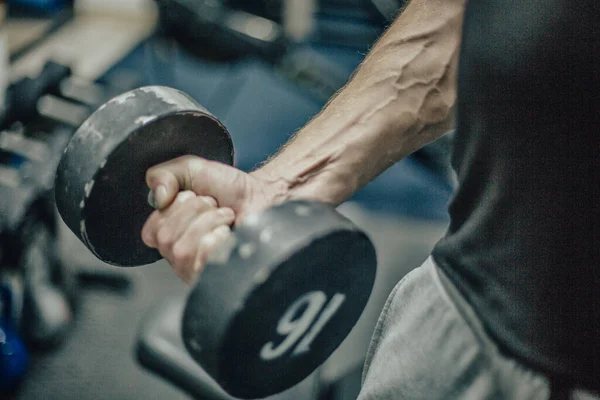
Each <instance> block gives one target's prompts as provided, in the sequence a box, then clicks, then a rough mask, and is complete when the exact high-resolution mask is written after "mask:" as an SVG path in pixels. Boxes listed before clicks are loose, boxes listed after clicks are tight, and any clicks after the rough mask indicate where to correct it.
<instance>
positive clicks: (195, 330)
mask: <svg viewBox="0 0 600 400" xmlns="http://www.w3.org/2000/svg"><path fill="white" fill-rule="evenodd" d="M376 264H377V261H376V255H375V249H374V247H373V245H372V243H371V241H370V240H369V238H368V237H367V236H366V235H365V234H364V233H363V232H361V231H360V230H359V229H357V227H356V226H355V225H354V224H352V222H350V221H349V220H348V219H346V218H344V217H343V216H341V215H340V214H339V213H337V212H336V211H335V209H334V208H333V207H331V206H329V205H325V204H322V203H314V202H305V201H293V202H286V203H283V204H281V205H279V206H276V207H273V208H270V209H268V210H266V211H263V212H261V213H260V214H255V215H252V216H249V217H248V218H247V219H246V220H245V221H244V222H243V224H242V225H240V226H237V227H236V229H235V230H234V233H233V235H231V236H230V238H229V240H228V241H227V242H226V243H224V244H223V245H222V246H220V247H219V248H218V249H217V250H216V251H215V252H214V253H213V254H212V255H211V257H210V259H209V262H208V263H207V266H206V268H205V270H204V271H203V272H202V276H201V278H200V280H199V281H198V282H197V284H196V286H195V287H194V288H193V290H192V292H191V294H190V296H189V298H188V301H187V305H186V308H185V311H184V316H183V324H182V337H183V341H184V343H185V346H186V348H187V349H188V352H189V353H190V354H191V355H192V357H193V358H194V359H195V360H196V361H197V362H198V363H199V364H200V365H202V366H203V367H204V369H205V370H206V371H207V372H208V373H209V374H210V375H211V376H212V377H213V378H214V379H215V380H216V381H217V382H218V383H219V384H220V385H221V387H223V389H225V390H226V391H227V392H228V393H230V394H231V395H233V396H235V397H238V398H262V397H266V396H269V395H272V394H275V393H279V392H281V391H283V390H285V389H287V388H289V387H291V386H293V385H295V384H297V383H298V382H300V381H301V380H303V379H304V378H305V377H307V376H308V375H309V374H310V373H311V372H312V371H314V370H315V369H316V368H317V367H318V366H319V365H321V364H322V363H323V362H324V361H325V360H326V359H327V357H329V355H331V353H332V352H333V351H334V350H335V349H336V348H337V347H338V346H339V345H340V344H341V343H342V341H343V340H344V338H345V337H346V336H347V335H348V334H349V333H350V330H351V329H352V327H353V326H354V325H355V323H356V321H357V320H358V318H359V316H360V315H361V313H362V311H363V309H364V307H365V305H366V303H367V300H368V298H369V295H370V293H371V289H372V287H373V283H374V280H375V272H376ZM302 298H304V299H306V300H308V299H312V300H314V301H315V304H314V306H317V308H316V310H317V311H318V313H317V315H316V316H315V317H314V318H309V317H310V315H309V316H307V315H306V314H303V313H308V311H307V310H308V308H309V307H308V303H307V304H305V306H304V307H301V308H299V309H298V310H297V311H296V313H295V314H293V315H288V317H292V318H291V319H289V318H288V320H287V322H286V318H285V317H284V315H285V314H286V311H289V310H290V307H292V304H294V302H296V304H298V301H300V303H302V301H301V299H302ZM334 298H336V299H337V300H340V299H341V298H343V302H342V303H341V305H339V308H337V310H335V312H334V313H333V316H330V317H329V318H327V317H324V315H326V311H325V310H326V309H327V308H328V306H330V305H333V304H332V303H335V300H334ZM319 301H321V302H322V304H319ZM309 303H310V302H309ZM207 304H210V306H207ZM319 307H320V308H319ZM334 308H335V307H334ZM313 311H314V310H313ZM321 317H323V318H324V321H325V322H326V323H325V324H324V326H322V327H321V328H319V329H316V328H315V327H316V326H317V325H318V324H319V323H318V321H319V319H320V318H321ZM303 318H304V319H303ZM307 318H308V322H309V323H310V325H308V326H306V327H304V328H299V327H297V326H296V327H295V328H294V326H293V324H294V323H295V324H296V325H298V324H300V323H299V322H298V321H300V320H304V321H307ZM294 321H295V322H294ZM289 323H291V324H292V325H291V326H290V325H289ZM286 325H287V326H286ZM292 328H294V329H292ZM313 328H315V329H316V332H317V333H318V334H317V335H316V336H314V338H313V339H312V340H308V348H306V347H303V346H301V343H302V342H303V339H304V338H306V337H307V336H309V334H310V332H312V330H313ZM294 332H295V333H294ZM290 334H298V335H300V336H299V337H298V338H297V339H294V340H290V339H287V340H288V344H287V345H282V343H283V342H284V341H285V340H286V337H289V336H290ZM292 339H293V338H292ZM268 343H270V345H267V344H268ZM265 345H267V346H271V350H272V349H273V348H274V349H277V348H279V349H280V350H281V349H285V350H286V351H284V352H283V353H282V354H281V355H279V356H276V357H272V356H271V357H270V358H269V357H267V358H268V359H265V358H264V357H262V356H261V351H263V348H264V347H265ZM280 346H282V347H280Z"/></svg>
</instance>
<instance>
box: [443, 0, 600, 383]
mask: <svg viewBox="0 0 600 400" xmlns="http://www.w3.org/2000/svg"><path fill="white" fill-rule="evenodd" d="M598 3H600V2H598V1H597V0H580V1H566V0H550V1H540V0H525V1H509V0H469V2H468V6H467V10H466V14H465V23H464V30H463V43H462V49H461V59H460V67H459V99H458V108H457V131H456V135H455V148H454V155H453V165H454V168H455V170H456V171H457V174H458V179H459V188H458V190H457V193H456V194H455V197H454V199H453V201H452V204H451V206H450V216H451V223H450V227H449V230H448V232H447V235H446V236H445V237H444V238H443V239H442V240H441V241H440V242H439V243H438V244H437V246H436V247H435V249H434V252H433V257H434V259H435V261H436V262H437V263H438V265H439V266H440V268H441V269H442V270H443V271H444V272H445V273H446V275H447V276H448V278H449V279H450V281H451V282H453V283H454V285H455V286H456V287H457V288H458V289H459V291H460V292H461V293H462V294H463V295H464V297H465V298H466V299H467V300H468V301H469V303H470V304H471V305H472V306H473V307H474V309H475V311H476V313H477V314H478V316H479V318H481V320H482V322H483V323H484V325H485V326H486V328H487V330H488V332H489V334H490V335H491V336H492V337H493V338H494V339H495V340H496V341H497V342H498V344H499V345H500V347H501V349H503V350H504V351H506V352H508V353H510V354H512V355H513V356H515V357H517V358H519V359H521V360H522V361H523V362H525V363H527V364H528V365H530V366H533V367H534V368H537V369H540V370H542V371H544V372H547V373H552V374H561V375H566V376H574V377H576V379H577V380H578V382H580V383H581V384H583V385H587V386H588V387H589V386H595V387H596V388H599V387H600V383H599V382H600V368H599V367H600V256H599V254H600V173H599V172H600V118H599V117H600V107H599V105H600V47H599V46H598V44H599V41H600V32H599V27H600V12H599V9H600V7H599V6H598Z"/></svg>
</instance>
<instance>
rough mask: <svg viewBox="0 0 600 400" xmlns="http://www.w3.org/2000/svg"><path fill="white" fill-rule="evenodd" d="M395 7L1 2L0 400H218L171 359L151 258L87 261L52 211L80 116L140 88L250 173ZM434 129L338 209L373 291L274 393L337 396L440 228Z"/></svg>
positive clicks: (176, 346) (261, 1)
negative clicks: (373, 271)
mask: <svg viewBox="0 0 600 400" xmlns="http://www.w3.org/2000/svg"><path fill="white" fill-rule="evenodd" d="M402 5H403V2H402V0H396V1H395V0H156V1H153V0H77V1H73V0H11V1H5V2H2V3H1V7H2V12H1V14H2V18H1V19H2V22H1V25H0V239H1V241H0V294H1V297H0V398H12V399H23V400H25V399H27V400H29V399H81V398H89V399H142V398H143V399H165V398H169V399H191V398H198V399H227V398H229V397H228V396H226V395H225V394H224V393H223V392H222V391H221V390H220V389H219V388H218V387H217V386H216V385H215V383H214V382H213V381H212V380H211V379H210V378H209V377H208V376H206V374H204V371H203V370H202V369H201V368H200V367H199V366H197V365H196V364H195V363H194V362H193V361H192V360H191V359H190V358H189V356H188V355H187V354H186V352H185V350H184V348H183V345H182V343H181V339H180V337H179V323H180V321H179V317H180V315H181V311H182V305H183V301H184V300H185V296H186V294H187V291H188V288H187V287H186V286H185V285H184V284H183V283H182V282H180V281H179V280H178V279H177V278H176V277H175V276H174V275H173V274H172V273H171V271H170V268H169V267H168V265H167V264H166V263H165V262H164V261H161V262H158V263H156V264H153V265H150V266H145V267H140V268H132V269H119V268H116V267H111V266H108V265H106V264H103V263H101V262H100V261H98V260H97V259H95V258H94V257H93V256H92V255H91V254H90V253H89V251H88V250H87V249H86V248H85V247H84V246H83V245H82V244H81V243H80V242H79V241H78V240H77V239H76V237H75V236H74V235H73V234H72V233H71V232H70V231H68V229H67V228H66V227H65V226H64V224H63V223H62V221H61V220H60V218H58V217H57V214H56V211H55V207H54V202H53V195H52V188H53V180H54V172H55V169H56V166H57V164H58V160H59V158H60V155H61V154H62V151H63V150H64V148H65V146H66V144H67V143H68V141H69V139H70V137H71V135H72V134H73V133H74V131H75V130H76V128H77V127H78V126H79V124H80V123H81V122H82V121H83V120H84V119H85V118H86V117H87V116H88V115H89V114H90V113H91V112H93V111H94V110H95V109H96V108H97V107H98V106H99V105H101V104H102V103H103V102H105V101H106V100H108V99H109V98H111V97H113V96H115V95H117V94H119V93H122V92H124V91H127V90H129V89H132V88H134V87H138V86H141V85H148V84H152V85H166V86H171V87H175V88H179V89H182V90H184V91H185V92H187V93H188V94H189V95H191V96H192V97H194V98H195V99H196V100H198V101H199V102H200V103H201V104H202V105H204V106H205V107H206V108H207V109H208V110H209V111H211V112H212V113H213V114H215V115H216V116H217V117H218V118H219V119H221V120H222V121H223V122H224V124H225V126H227V128H228V129H229V131H230V133H231V135H232V137H233V141H234V145H235V148H236V165H237V167H239V168H241V169H243V170H252V169H253V168H255V167H256V165H257V164H258V163H260V162H261V161H263V160H264V159H265V158H267V157H268V156H269V155H270V154H272V153H273V152H275V151H276V150H277V149H278V148H279V147H280V146H281V145H282V144H283V143H284V142H285V141H286V140H287V139H288V138H289V137H290V135H291V134H293V133H294V132H295V131H296V130H298V129H299V128H300V127H301V126H302V125H303V124H304V123H306V122H307V121H308V120H309V119H310V118H311V117H313V116H314V115H315V114H316V113H318V112H319V110H320V109H321V108H322V107H323V105H324V104H325V103H326V102H327V100H328V99H329V98H330V97H331V96H332V95H333V94H334V93H335V92H336V91H337V90H339V89H340V88H341V87H342V86H343V85H344V84H345V82H346V81H347V80H348V79H349V78H350V76H351V74H352V72H353V71H354V69H355V68H356V67H357V66H358V65H359V64H360V62H361V61H362V59H363V58H364V56H365V54H366V53H367V52H368V51H369V49H370V47H371V46H372V45H373V43H374V42H375V41H376V39H377V38H378V36H379V35H380V34H381V33H382V32H383V31H384V30H385V28H386V26H387V25H389V23H390V22H391V20H392V19H393V17H394V15H395V14H396V13H397V12H398V10H399V9H400V8H401V7H402ZM450 141H451V134H449V135H446V136H445V137H443V138H442V139H441V140H439V141H438V142H435V143H433V144H432V145H429V146H427V147H426V148H424V149H423V150H421V151H419V152H417V153H415V154H413V155H411V156H410V157H408V158H406V159H405V160H403V161H402V162H400V163H398V164H396V165H394V166H393V167H392V168H390V169H389V170H388V171H386V172H385V173H384V174H382V175H381V176H380V177H379V178H377V179H376V180H375V181H373V182H372V183H371V184H369V185H368V186H367V187H365V188H364V189H363V190H361V191H360V192H359V193H357V194H356V195H355V196H354V198H352V199H351V200H350V201H348V202H347V203H345V204H343V205H342V206H340V208H339V210H340V212H342V213H344V214H345V215H347V216H348V217H349V218H351V219H352V220H353V221H355V222H356V223H357V224H358V225H359V226H360V227H362V228H363V229H364V230H365V231H366V232H367V233H368V234H369V235H370V237H371V238H372V240H373V241H374V243H375V246H376V248H377V252H378V259H379V265H378V275H377V279H376V284H375V288H374V290H373V294H372V296H371V298H370V300H369V304H368V306H367V309H366V310H365V313H364V314H363V316H362V317H361V319H360V320H359V322H358V324H357V325H356V327H355V328H354V330H353V331H352V333H351V334H350V336H349V337H348V338H347V339H346V341H345V342H344V343H343V344H342V346H341V347H339V348H338V350H336V352H335V353H334V354H333V355H332V356H331V357H330V358H329V360H328V361H327V362H326V363H325V364H324V365H323V366H322V367H321V368H319V370H317V371H316V372H315V373H314V374H313V375H311V376H310V377H309V378H307V379H306V380H305V381H304V382H302V383H301V384H300V385H298V386H297V387H295V388H292V389H290V390H288V391H287V392H284V393H282V394H281V395H278V396H275V397H274V398H277V399H340V400H341V399H353V398H356V395H357V393H358V390H359V387H360V376H361V371H362V363H363V361H364V357H365V354H366V351H367V346H368V344H369V340H370V336H371V333H372V331H373V328H374V326H375V323H376V321H377V317H378V315H379V312H380V310H381V308H382V306H383V303H384V301H385V299H386V297H387V295H388V293H389V292H390V291H391V289H392V288H393V286H394V285H395V284H396V283H397V282H398V281H399V280H400V279H401V278H402V277H403V276H404V275H405V274H406V273H407V272H408V271H410V270H411V269H413V268H415V267H417V266H418V265H420V263H421V262H422V261H423V260H424V259H425V258H426V257H427V256H428V254H429V251H430V250H431V248H432V246H433V244H434V243H435V242H436V240H437V239H438V238H439V237H440V236H441V235H442V234H443V233H444V231H445V229H446V225H447V222H448V220H447V215H446V206H447V203H448V201H449V199H450V196H451V194H452V190H453V178H452V175H451V173H450V169H449V165H448V152H449V144H450Z"/></svg>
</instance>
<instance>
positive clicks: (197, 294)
mask: <svg viewBox="0 0 600 400" xmlns="http://www.w3.org/2000/svg"><path fill="white" fill-rule="evenodd" d="M186 154H192V155H198V156H202V157H204V158H207V159H211V160H217V161H220V162H223V163H226V164H230V165H231V164H233V158H234V154H233V145H232V141H231V138H230V136H229V134H228V132H227V130H226V129H225V127H224V126H223V125H222V124H221V123H220V122H219V121H218V120H217V119H216V118H215V117H214V116H212V115H211V114H210V113H209V112H208V111H207V110H205V109H204V108H203V107H201V106H200V105H198V104H197V103H196V102H195V101H194V100H192V99H191V98H189V97H188V96H187V95H185V94H184V93H182V92H180V91H177V90H174V89H170V88H165V87H156V86H154V87H143V88H139V89H136V90H133V91H130V92H127V93H125V94H123V95H120V96H118V97H116V98H114V99H112V100H111V101H109V102H108V103H106V104H105V105H103V106H101V107H100V108H99V109H98V110H97V111H96V112H95V113H94V114H92V115H91V116H90V118H89V119H88V120H87V121H86V122H84V123H83V125H81V127H80V128H79V129H78V130H77V132H76V133H75V135H74V136H73V138H72V140H71V142H70V143H69V145H68V146H67V149H66V150H65V153H64V154H63V157H62V159H61V162H60V164H59V167H58V170H57V175H56V185H55V195H56V203H57V206H58V210H59V212H60V214H61V216H62V218H63V219H64V221H65V222H66V224H67V225H68V226H69V228H70V229H71V230H72V231H73V232H74V233H75V234H76V235H77V236H78V237H79V238H80V239H81V240H82V241H83V243H85V245H86V246H87V247H88V248H89V249H90V250H91V251H92V253H94V254H95V255H96V256H97V257H98V258H99V259H101V260H103V261H105V262H107V263H109V264H113V265H118V266H134V265H142V264H148V263H152V262H154V261H157V260H159V259H160V258H161V257H160V255H159V253H158V252H157V251H156V250H154V249H150V248H148V247H146V246H145V245H144V243H143V242H142V240H141V233H140V232H141V229H142V226H143V224H144V222H145V221H146V219H147V218H148V216H149V215H150V213H152V211H153V208H152V207H151V205H149V202H148V201H147V198H148V188H147V187H146V184H145V173H146V170H147V169H148V168H150V167H151V166H153V165H156V164H158V163H161V162H164V161H167V160H170V159H173V158H175V157H178V156H182V155H186ZM224 184H226V183H224ZM375 270H376V256H375V251H374V248H373V245H372V243H371V242H370V240H369V239H368V237H367V236H366V235H365V234H364V233H363V232H361V231H360V230H359V229H358V228H357V227H356V226H355V225H354V224H352V223H351V222H350V221H349V220H347V219H346V218H344V217H342V216H341V215H340V214H339V213H337V212H336V211H335V209H334V208H333V207H331V206H330V205H327V204H322V203H318V202H309V201H292V202H286V203H282V204H280V205H277V206H275V207H272V208H270V209H267V210H265V211H263V212H260V213H257V214H254V215H251V216H248V217H247V218H246V219H245V220H244V222H242V223H241V224H238V225H237V226H236V227H235V229H234V230H233V233H232V235H230V237H229V238H228V239H227V241H226V242H225V243H223V244H222V245H221V246H220V247H219V248H218V249H216V250H215V251H214V252H213V253H212V254H211V256H210V259H209V262H208V263H207V266H206V268H205V270H204V271H203V273H202V277H201V279H200V280H199V281H198V282H197V283H196V285H195V286H194V288H193V289H192V291H191V294H190V295H189V298H188V300H187V305H186V309H185V312H184V316H183V321H182V326H183V327H182V337H183V340H184V343H185V345H186V348H187V350H188V351H189V353H190V354H191V355H192V357H193V358H194V359H195V360H196V361H198V362H199V364H200V365H202V367H203V368H204V369H205V370H206V371H207V372H208V373H209V374H210V375H211V376H212V377H213V378H214V379H215V380H216V381H217V382H218V383H219V384H220V385H221V386H222V387H223V388H224V389H225V390H226V391H227V392H229V393H230V394H232V395H234V396H237V397H242V398H259V397H265V396H268V395H271V394H274V393H278V392H281V391H283V390H285V389H286V388H289V387H291V386H293V385H294V384H296V383H298V382H300V381H301V380H302V379H303V378H305V377H306V376H308V375H309V374H310V373H311V372H312V371H313V370H314V369H316V368H317V367H318V366H319V365H320V364H321V363H323V362H324V361H325V359H326V358H327V357H328V356H329V355H330V354H331V353H332V352H333V351H334V350H335V349H336V348H337V347H338V345H339V344H340V343H341V342H342V341H343V339H344V338H345V337H346V336H347V334H348V333H349V332H350V330H351V329H352V327H353V326H354V324H355V323H356V321H357V319H358V317H359V316H360V314H361V313H362V310H363V309H364V306H365V304H366V302H367V300H368V297H369V294H370V292H371V289H372V285H373V282H374V278H375Z"/></svg>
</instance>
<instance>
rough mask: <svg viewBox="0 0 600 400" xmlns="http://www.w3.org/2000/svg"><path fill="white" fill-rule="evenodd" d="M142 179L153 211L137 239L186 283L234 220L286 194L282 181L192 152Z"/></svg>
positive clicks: (226, 232)
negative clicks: (144, 181)
mask: <svg viewBox="0 0 600 400" xmlns="http://www.w3.org/2000/svg"><path fill="white" fill-rule="evenodd" d="M146 183H147V184H148V186H149V187H150V189H152V191H153V194H154V198H155V201H156V205H157V210H156V211H155V212H153V213H152V214H151V215H150V217H149V218H148V220H147V221H146V224H145V225H144V228H143V230H142V239H143V241H144V243H145V244H146V245H147V246H149V247H153V248H156V249H158V250H159V252H160V253H161V255H162V256H163V257H164V258H165V259H166V260H167V261H168V262H169V263H170V264H171V267H172V268H173V270H174V272H175V274H177V276H179V277H180V278H181V279H183V280H184V281H185V282H187V283H190V282H191V281H192V280H193V279H194V277H195V276H196V275H197V274H198V273H199V272H200V271H201V270H202V268H203V267H204V265H205V263H206V258H207V256H208V254H209V253H210V252H211V251H212V250H213V249H214V248H215V247H217V246H218V245H219V244H220V243H221V242H222V241H223V240H224V239H225V238H226V237H227V236H228V234H229V232H230V229H229V227H230V226H231V225H232V224H233V223H234V222H236V221H239V220H241V219H242V218H243V217H245V216H246V215H248V213H250V212H253V211H258V210H261V209H263V208H266V207H269V206H271V205H273V204H275V203H278V202H280V201H282V200H284V199H285V185H282V184H281V182H274V181H272V182H269V181H267V180H266V179H264V178H260V177H259V176H258V174H254V175H253V174H247V173H245V172H242V171H240V170H238V169H236V168H233V167H230V166H228V165H225V164H222V163H218V162H215V161H208V160H205V159H202V158H199V157H193V156H185V157H180V158H177V159H174V160H171V161H168V162H166V163H163V164H160V165H157V166H154V167H152V168H150V169H149V170H148V171H147V173H146Z"/></svg>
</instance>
